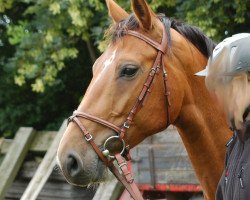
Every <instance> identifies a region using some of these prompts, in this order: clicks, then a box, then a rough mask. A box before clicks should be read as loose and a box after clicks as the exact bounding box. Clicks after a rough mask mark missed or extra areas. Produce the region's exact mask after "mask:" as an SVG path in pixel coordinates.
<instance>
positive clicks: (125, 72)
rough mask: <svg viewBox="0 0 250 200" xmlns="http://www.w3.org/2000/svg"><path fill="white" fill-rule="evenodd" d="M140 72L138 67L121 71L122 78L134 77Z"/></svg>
mask: <svg viewBox="0 0 250 200" xmlns="http://www.w3.org/2000/svg"><path fill="white" fill-rule="evenodd" d="M137 71H138V68H137V67H125V68H123V69H122V71H121V75H120V76H121V77H133V76H134V75H135V74H136V72H137Z"/></svg>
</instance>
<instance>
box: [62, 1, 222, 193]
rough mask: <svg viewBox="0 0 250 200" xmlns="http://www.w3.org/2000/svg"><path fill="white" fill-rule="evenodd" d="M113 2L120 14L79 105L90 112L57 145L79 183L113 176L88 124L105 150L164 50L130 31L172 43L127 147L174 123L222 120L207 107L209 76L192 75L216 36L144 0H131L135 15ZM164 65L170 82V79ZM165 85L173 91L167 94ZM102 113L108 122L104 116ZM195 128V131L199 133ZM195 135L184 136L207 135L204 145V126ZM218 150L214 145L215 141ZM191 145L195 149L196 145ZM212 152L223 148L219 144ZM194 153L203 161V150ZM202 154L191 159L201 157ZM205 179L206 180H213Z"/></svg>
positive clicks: (109, 3) (64, 163)
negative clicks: (206, 79) (165, 14)
mask: <svg viewBox="0 0 250 200" xmlns="http://www.w3.org/2000/svg"><path fill="white" fill-rule="evenodd" d="M106 2H107V6H108V9H109V15H110V16H111V17H112V19H113V25H112V27H111V29H110V30H109V36H110V43H109V45H108V47H107V49H106V50H105V52H104V53H103V54H102V55H101V56H100V57H99V58H98V59H97V60H96V62H95V64H94V66H93V78H92V81H91V83H90V85H89V87H88V89H87V91H86V93H85V95H84V98H83V100H82V102H81V103H80V105H79V107H78V108H77V111H76V115H77V112H78V113H85V114H84V116H83V117H80V118H77V120H78V122H79V124H80V126H83V128H79V126H78V125H79V124H78V125H77V123H69V126H68V127H67V129H66V132H65V133H64V136H63V138H62V140H61V142H60V145H59V149H58V161H59V165H60V168H61V169H62V171H63V174H64V175H65V177H66V179H67V180H68V181H69V182H70V183H73V184H77V185H87V184H90V183H98V182H101V181H104V180H105V179H106V178H107V168H106V167H105V165H104V164H103V162H102V161H101V160H100V159H99V158H98V155H97V154H96V152H95V151H94V150H93V148H91V145H90V144H89V143H88V142H87V141H86V140H85V139H84V137H83V131H81V130H83V129H85V133H84V134H87V132H88V133H91V138H90V137H89V136H87V140H88V139H91V140H92V141H94V142H95V144H96V147H97V148H99V149H103V146H104V143H105V141H107V139H108V138H110V137H111V136H115V135H117V131H116V130H117V129H119V128H124V122H126V119H128V115H129V114H130V113H131V109H133V106H134V105H135V104H136V102H137V101H138V98H140V94H141V91H142V90H143V88H144V85H145V81H146V80H147V78H148V77H149V76H150V73H151V71H152V66H154V62H155V60H156V59H157V56H158V53H159V51H163V50H159V49H157V48H155V47H154V45H153V46H152V45H150V44H149V43H150V42H145V41H144V40H143V39H141V38H140V36H138V35H137V36H136V37H134V36H133V35H132V34H129V31H135V32H136V33H138V34H139V35H140V34H141V35H143V36H146V37H147V38H150V39H151V40H152V41H155V42H156V43H157V44H162V38H163V36H164V34H166V35H167V38H166V39H167V43H166V51H165V52H162V58H161V62H159V63H161V64H162V66H161V67H160V68H157V70H155V71H156V75H155V77H154V80H153V81H152V84H151V83H150V85H151V86H150V91H147V93H148V94H147V98H146V99H143V103H142V104H140V105H139V107H140V110H139V111H138V112H136V115H134V116H133V120H132V123H131V124H130V127H129V129H128V130H126V134H124V137H123V140H124V142H125V144H126V148H133V147H134V146H136V145H137V144H139V143H140V142H141V141H142V140H144V139H145V138H146V137H148V136H150V135H152V134H155V133H157V132H159V131H161V130H163V129H165V128H167V126H168V125H169V124H174V125H176V126H177V127H179V130H180V132H182V131H183V130H184V129H186V128H187V129H188V130H191V131H193V130H196V129H195V126H197V127H199V128H197V130H199V131H200V130H201V128H202V126H201V125H202V123H204V121H205V120H206V121H208V122H207V123H208V124H205V125H204V126H205V129H204V130H205V131H203V132H206V131H208V130H209V128H207V126H209V125H210V123H212V122H213V121H216V122H214V123H217V122H220V120H218V119H217V118H216V117H215V116H213V117H211V116H210V117H207V115H208V114H209V113H211V112H212V111H211V112H210V111H207V110H206V111H204V112H203V110H205V109H214V108H213V106H211V105H210V104H212V103H211V102H212V101H211V99H210V97H209V94H208V93H207V92H206V89H205V85H204V80H201V79H198V78H193V74H195V73H196V72H198V71H200V70H201V69H203V68H204V66H205V65H206V63H207V59H208V56H209V55H210V54H211V52H212V49H213V48H214V43H213V42H212V41H211V40H209V39H208V38H206V36H205V35H204V34H201V32H200V31H199V30H198V29H196V28H192V27H191V26H184V24H182V23H180V22H178V21H171V20H170V19H168V18H166V17H162V16H159V15H156V14H155V13H154V12H153V11H152V10H151V8H150V7H149V6H148V4H147V3H146V1H145V0H132V1H131V4H132V10H133V13H132V14H130V15H129V14H128V13H127V12H126V11H125V10H123V9H122V8H121V7H120V6H118V5H117V4H116V3H115V2H114V1H113V0H107V1H106ZM164 31H165V32H166V33H164ZM130 33H131V32H130ZM156 46H157V45H156ZM165 72H167V85H166V81H165V80H164V78H163V77H164V73H165ZM166 87H167V93H168V94H167V96H168V98H166V95H164V94H165V93H166ZM169 94H170V95H169ZM196 97H198V99H197V98H196ZM203 98H204V99H203ZM195 99H196V100H195ZM170 104H171V106H170ZM208 104H209V106H208ZM203 113H204V117H203ZM73 117H74V115H73ZM200 119H201V120H203V121H202V122H201V120H200ZM100 120H103V121H104V124H105V123H106V125H103V123H100ZM184 122H187V123H188V126H189V125H190V124H192V122H194V125H193V127H187V126H186V125H187V123H184ZM107 123H109V124H112V125H114V127H111V126H112V125H109V124H108V125H107ZM110 127H111V128H110ZM125 127H126V126H125ZM203 128H204V127H203ZM118 131H119V130H118ZM194 133H195V134H196V135H192V134H194ZM192 134H191V133H190V134H183V135H181V136H182V138H183V140H184V144H185V145H186V146H187V147H190V148H191V147H192V144H190V143H192V142H193V141H194V140H196V139H197V140H198V139H201V140H202V141H199V144H201V145H202V146H204V144H203V142H204V143H205V141H207V139H206V138H205V134H203V136H204V138H203V136H202V137H200V136H199V135H198V133H197V131H196V132H193V133H192ZM207 134H208V133H207ZM186 136H187V137H189V138H188V139H187V140H185V137H186ZM209 141H210V140H209ZM218 141H219V142H221V143H223V142H225V140H223V141H221V140H218ZM118 143H119V142H117V141H113V142H110V144H109V146H110V147H109V150H110V149H112V151H113V152H119V151H121V148H122V147H121V146H123V144H120V143H119V144H118ZM211 146H213V145H211ZM214 146H215V148H217V147H218V146H220V145H217V144H216V145H214ZM223 148H224V143H223ZM104 149H105V148H104ZM211 149H213V147H210V150H211ZM207 150H209V149H207ZM188 152H189V150H188ZM190 152H192V153H193V151H192V150H191V151H190ZM204 152H207V151H204ZM194 153H197V152H194ZM223 153H224V151H223V152H222V153H220V156H218V157H222V156H221V155H222V154H223ZM212 155H217V154H216V153H214V152H213V150H212ZM203 157H204V156H203ZM194 158H195V159H196V160H197V157H193V159H194ZM191 160H192V157H191ZM196 160H192V162H193V161H194V163H195V162H196ZM198 162H200V161H198ZM201 162H205V159H201ZM201 164H202V165H203V164H204V163H201ZM218 164H220V167H219V169H218V171H220V172H221V170H222V166H223V160H222V161H221V162H218ZM197 171H198V175H199V174H201V173H202V172H201V170H200V168H197ZM218 174H219V172H218V173H217V174H216V176H217V177H216V180H215V181H214V182H216V181H218ZM203 181H204V183H205V184H206V182H207V181H206V180H203ZM212 185H215V184H212ZM209 187H210V186H209ZM214 190H215V188H214V186H213V191H214Z"/></svg>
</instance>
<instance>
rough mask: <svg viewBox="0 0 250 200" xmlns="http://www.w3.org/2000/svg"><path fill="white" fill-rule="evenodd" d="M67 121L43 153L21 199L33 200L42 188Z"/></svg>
mask: <svg viewBox="0 0 250 200" xmlns="http://www.w3.org/2000/svg"><path fill="white" fill-rule="evenodd" d="M66 125H67V121H66V120H65V121H64V122H63V124H62V126H61V128H60V129H59V131H58V133H57V135H56V137H55V138H54V140H53V142H52V144H51V146H50V148H49V149H48V151H47V153H46V154H45V156H44V158H43V160H42V162H41V164H40V165H39V167H38V169H37V171H36V173H35V175H34V177H33V178H32V180H31V181H30V183H29V185H28V187H27V188H26V190H25V192H24V194H23V196H22V198H21V200H27V199H28V200H35V199H36V198H37V196H38V195H39V193H40V191H41V190H42V188H43V186H44V184H45V183H46V181H47V179H48V178H49V176H50V174H51V172H52V170H53V168H54V167H55V164H56V152H57V148H58V145H59V142H60V140H61V137H62V135H63V133H64V131H65V129H66Z"/></svg>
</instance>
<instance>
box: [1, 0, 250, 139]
mask: <svg viewBox="0 0 250 200" xmlns="http://www.w3.org/2000/svg"><path fill="white" fill-rule="evenodd" d="M117 2H118V3H119V4H120V5H121V7H123V8H125V9H126V10H127V11H128V12H130V1H125V0H117ZM148 2H149V3H150V5H151V7H152V8H153V10H155V11H156V12H160V13H165V14H166V15H167V16H168V17H174V18H179V19H180V20H182V21H185V22H187V23H190V24H192V25H195V26H197V27H199V28H201V29H202V30H203V31H204V32H205V33H206V34H207V35H208V36H210V37H211V38H212V39H214V40H216V41H220V40H222V39H223V38H225V37H227V36H230V35H232V34H235V33H239V32H250V13H249V12H248V11H249V10H250V1H249V0H228V1H223V0H207V1H195V0H187V1H182V0H148ZM111 23H112V21H111V20H110V18H109V16H108V12H107V9H106V5H105V1H100V0H16V1H13V0H0V124H1V127H0V135H2V134H5V135H6V136H8V135H12V134H13V133H14V132H15V130H16V129H17V128H18V127H19V126H24V125H26V126H34V127H35V128H37V129H44V128H50V129H51V128H53V129H57V128H58V125H59V124H60V123H61V121H62V119H63V118H65V117H66V116H68V115H69V114H70V112H71V111H72V110H73V109H74V108H75V107H76V105H78V104H79V98H80V96H81V95H82V94H83V92H82V91H83V89H84V88H86V87H87V85H88V81H89V80H90V78H91V67H90V66H91V61H92V62H93V61H94V60H93V57H95V54H98V49H99V50H100V51H103V50H104V49H105V47H106V46H105V43H103V35H104V32H105V29H106V28H108V27H109V26H110V24H111ZM91 44H93V45H94V48H93V46H91ZM90 57H91V58H92V60H90Z"/></svg>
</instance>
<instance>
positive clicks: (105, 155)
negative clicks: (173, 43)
mask: <svg viewBox="0 0 250 200" xmlns="http://www.w3.org/2000/svg"><path fill="white" fill-rule="evenodd" d="M126 34H128V35H131V36H134V37H136V38H139V39H140V40H143V41H145V42H146V43H148V44H149V45H151V46H152V47H154V48H155V49H156V50H157V56H156V59H155V61H154V64H153V66H152V68H151V69H150V72H149V74H148V77H147V79H146V81H145V83H144V85H143V88H142V90H141V92H140V94H139V96H138V98H137V100H136V102H135V104H134V106H133V108H132V109H131V111H130V113H129V114H128V117H127V119H126V120H125V122H124V123H123V125H122V126H121V127H118V126H116V125H114V124H112V123H110V122H108V121H106V120H103V119H101V118H98V117H96V116H92V115H90V114H88V113H85V112H80V111H74V113H73V115H72V116H71V117H69V119H68V123H69V122H71V121H73V122H75V123H76V124H77V125H78V127H79V128H80V130H81V131H82V133H83V135H84V138H85V140H86V141H87V142H89V143H90V145H91V146H92V147H93V149H94V151H95V152H96V154H97V155H98V156H99V158H100V159H101V160H102V161H103V162H104V163H105V165H106V166H107V167H108V168H109V169H110V171H111V172H112V173H113V174H114V175H115V177H116V178H117V179H118V180H119V181H120V182H121V183H122V184H123V185H124V186H125V188H126V189H127V190H128V192H129V193H130V195H131V197H132V198H133V199H135V200H141V199H143V198H142V195H141V193H140V191H139V189H138V187H137V186H136V184H135V182H134V179H133V177H132V174H131V172H130V171H129V170H128V168H127V162H126V160H130V159H131V158H130V155H129V145H128V146H126V144H125V142H124V140H123V138H124V135H125V134H126V132H127V130H128V129H129V127H130V125H131V124H132V121H133V119H134V117H135V115H136V113H138V111H139V110H140V109H141V108H142V107H143V105H144V101H145V99H146V98H147V96H148V94H149V93H150V92H151V90H150V89H151V86H152V83H153V81H154V78H155V76H156V75H157V74H159V71H160V69H161V68H162V70H163V80H164V88H165V95H166V97H167V124H170V113H169V109H170V106H171V104H170V99H169V95H170V93H169V90H168V78H167V72H166V69H165V67H164V63H163V54H165V53H166V52H167V33H166V30H165V27H164V28H163V34H162V41H161V44H160V43H158V42H155V41H153V40H152V39H150V38H149V37H147V36H145V35H143V34H141V33H139V32H136V31H132V30H128V31H127V32H126ZM78 118H84V119H87V120H90V121H93V122H96V123H99V124H102V125H103V126H106V127H108V128H110V129H112V130H114V131H115V132H116V133H117V134H118V135H117V136H111V137H109V138H108V139H107V140H106V141H105V143H104V149H103V150H101V149H100V148H99V147H98V146H97V145H96V143H95V142H94V140H93V137H92V135H91V134H90V133H89V132H88V130H87V129H86V128H85V127H84V126H83V124H82V123H81V121H80V120H79V119H78ZM114 139H118V140H119V141H120V142H121V144H122V150H121V152H120V153H117V154H115V155H110V152H109V150H108V149H107V148H106V145H105V144H106V143H107V142H110V141H111V140H114ZM124 158H125V159H126V160H125V159H124ZM114 160H116V161H117V163H118V166H119V167H120V170H121V173H120V172H119V170H118V169H117V168H116V167H115V166H114Z"/></svg>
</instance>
